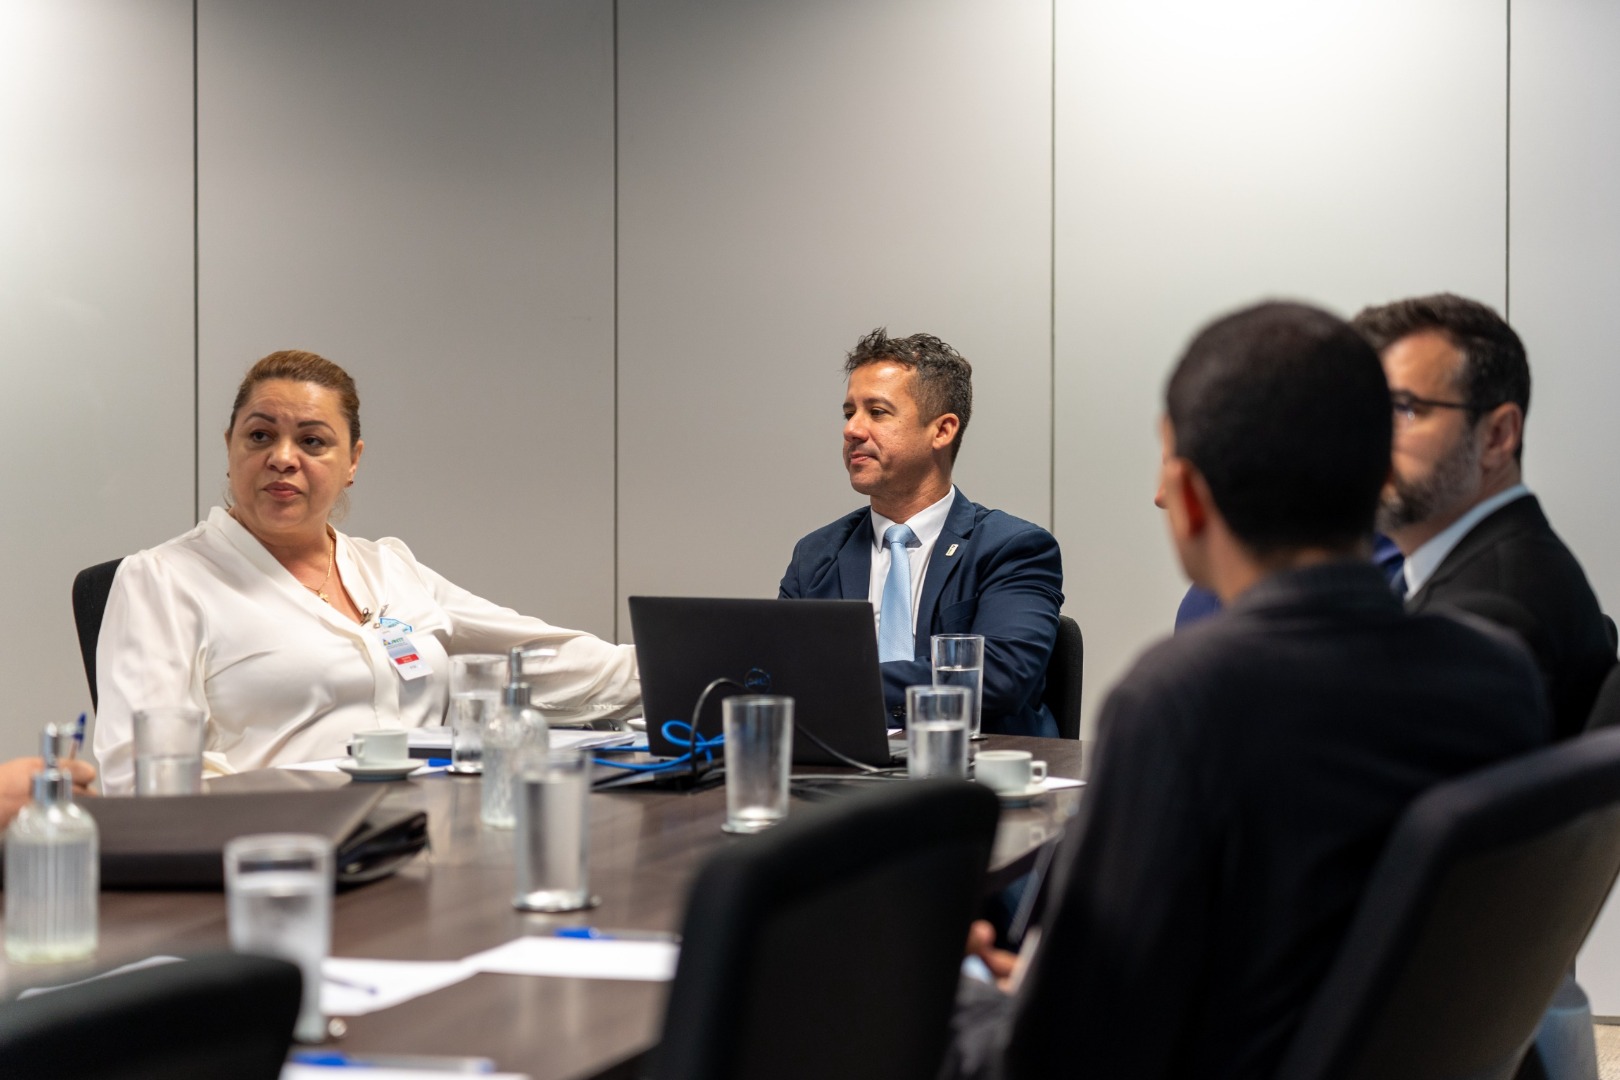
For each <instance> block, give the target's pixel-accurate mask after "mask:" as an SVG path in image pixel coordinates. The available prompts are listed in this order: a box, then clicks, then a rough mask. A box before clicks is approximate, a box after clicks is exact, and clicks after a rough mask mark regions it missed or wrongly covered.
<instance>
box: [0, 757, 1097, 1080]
mask: <svg viewBox="0 0 1620 1080" xmlns="http://www.w3.org/2000/svg"><path fill="white" fill-rule="evenodd" d="M977 745H979V746H982V747H985V748H999V749H1023V750H1030V751H1032V752H1033V753H1034V755H1035V757H1036V758H1039V759H1044V760H1045V761H1046V762H1047V763H1048V767H1049V769H1050V771H1051V773H1052V775H1054V776H1066V777H1076V778H1078V777H1079V776H1081V775H1082V774H1081V759H1082V750H1083V744H1081V743H1079V742H1075V741H1071V740H1058V739H1030V738H1021V737H1014V736H991V737H990V739H989V740H988V741H986V742H984V743H980V744H977ZM817 771H823V770H817ZM351 782H352V781H350V780H349V779H348V778H347V777H345V776H342V775H338V774H333V773H318V772H301V771H287V770H279V769H269V770H264V771H262V772H255V773H245V774H241V775H239V776H233V777H225V778H222V779H219V780H216V781H212V782H211V783H210V785H209V786H210V790H211V791H216V792H224V791H251V790H289V789H297V788H300V787H303V788H321V787H331V786H337V785H339V784H346V783H351ZM388 788H389V792H388V795H387V799H388V800H389V802H388V805H390V806H392V805H398V806H402V807H404V806H409V807H417V808H420V809H424V810H426V811H427V812H428V821H429V830H430V835H431V850H430V851H429V852H426V853H424V854H423V855H421V856H418V857H417V858H416V859H414V860H412V862H411V863H410V864H409V865H407V866H406V867H405V868H404V869H403V870H401V871H400V872H399V873H397V874H395V875H393V876H392V877H389V878H387V879H385V880H383V881H378V882H374V883H372V884H370V885H365V886H362V887H360V888H357V889H354V890H351V891H348V892H344V893H340V894H339V895H338V897H337V899H336V902H335V905H334V909H333V921H332V952H333V954H334V955H336V956H354V957H363V958H367V959H386V960H458V959H460V958H462V957H464V956H468V955H470V954H472V953H476V952H480V951H482V950H484V949H488V948H492V947H494V946H496V945H500V944H502V943H504V942H506V941H510V940H511V939H513V938H516V937H520V936H523V935H525V934H545V933H549V932H551V931H553V930H555V929H557V928H559V927H563V926H575V925H592V926H597V927H602V928H607V929H629V930H655V931H678V930H679V929H680V922H681V918H682V914H683V912H684V910H685V903H686V892H687V888H688V886H689V884H690V883H691V880H692V878H693V876H694V874H695V873H696V871H697V869H698V867H699V866H700V865H701V863H702V861H703V859H704V857H705V856H707V855H708V854H710V853H711V852H713V851H716V850H718V849H719V848H721V847H722V846H724V845H727V844H734V843H747V842H748V838H746V837H733V836H730V835H728V834H726V833H723V832H721V830H720V824H721V822H722V821H723V820H724V818H725V788H724V786H723V785H720V786H715V787H711V788H708V789H705V790H701V791H698V792H695V793H689V794H688V793H679V792H658V791H649V790H635V789H632V790H626V791H618V792H596V793H593V794H592V796H591V805H590V829H591V839H590V856H589V860H590V870H589V873H590V882H591V890H592V892H594V893H596V894H597V895H599V896H600V897H601V899H602V903H601V905H600V906H599V907H597V908H595V909H593V910H591V911H588V912H581V913H575V914H570V915H531V914H525V913H523V912H519V911H516V910H514V909H513V907H512V905H511V895H512V888H513V850H512V849H513V834H512V833H511V832H509V831H496V830H492V829H486V828H483V827H481V826H480V824H479V820H478V809H479V782H478V779H477V778H476V777H455V776H450V775H448V774H435V775H429V776H425V777H422V778H419V779H414V780H406V781H400V782H398V783H394V784H390V785H388ZM1081 790H1083V789H1064V790H1059V791H1054V792H1050V793H1047V794H1045V795H1043V796H1041V797H1039V798H1038V799H1036V800H1035V802H1034V804H1033V805H1031V806H1030V807H1028V808H1025V809H1004V811H1003V813H1002V817H1001V825H1000V827H999V830H998V832H997V836H996V846H995V851H994V853H993V855H992V860H991V862H992V865H991V868H990V870H991V873H990V887H991V888H995V887H997V886H998V885H1000V884H1002V883H1005V882H1007V881H1011V880H1012V879H1014V878H1015V877H1017V876H1018V875H1019V874H1021V873H1023V872H1025V871H1026V870H1027V869H1028V868H1029V866H1030V865H1031V864H1032V863H1033V861H1034V859H1035V855H1036V853H1037V852H1038V851H1039V850H1040V848H1041V846H1042V845H1044V844H1048V843H1052V842H1055V840H1056V838H1057V837H1058V835H1059V833H1060V831H1061V829H1062V826H1063V823H1064V821H1065V820H1067V818H1068V817H1069V816H1070V815H1071V814H1072V813H1073V811H1074V809H1075V807H1076V806H1077V804H1078V801H1079V792H1080V791H1081ZM801 805H805V804H803V803H801V802H800V801H799V800H797V799H795V801H794V807H795V808H797V807H799V806H801ZM792 812H793V811H792V810H790V814H791V813H792ZM227 947H228V941H227V936H226V922H225V899H224V896H223V895H222V894H220V893H195V892H194V893H184V892H104V893H103V894H102V897H101V944H100V948H99V949H98V951H97V954H96V957H95V960H94V962H93V963H89V964H81V965H76V966H73V967H69V966H66V965H63V966H57V967H37V968H36V967H24V966H20V965H12V966H10V967H9V968H6V967H5V966H4V961H3V960H0V974H3V977H4V982H5V990H6V992H5V995H4V996H5V997H8V998H9V997H11V996H14V994H15V992H16V991H17V990H18V989H19V988H20V987H23V986H26V985H31V984H40V983H45V984H49V983H55V982H66V981H71V980H72V979H73V978H77V977H82V976H83V974H85V973H88V972H89V971H92V970H101V969H105V968H109V967H113V966H116V965H118V964H122V963H128V962H130V961H134V960H139V959H142V958H144V957H148V956H153V955H159V954H173V953H182V954H183V953H186V952H201V951H207V950H215V949H225V948H227ZM852 959H853V958H852ZM667 990H668V984H666V983H649V982H628V981H613V980H602V979H561V978H542V977H535V976H522V975H490V974H478V975H474V976H472V977H471V978H469V979H467V980H465V981H463V982H460V983H457V984H456V985H454V986H450V987H447V988H446V989H443V990H439V991H436V992H434V993H431V994H428V995H425V996H423V997H419V998H416V999H414V1000H412V1001H408V1002H405V1003H404V1004H402V1005H399V1006H396V1007H394V1008H392V1009H384V1010H382V1011H381V1012H376V1013H372V1014H370V1015H368V1016H358V1017H352V1018H349V1019H348V1021H347V1024H348V1031H347V1034H346V1035H345V1036H344V1037H343V1038H342V1039H339V1040H332V1041H331V1042H330V1043H329V1045H330V1046H331V1047H332V1048H335V1049H341V1050H344V1051H347V1052H350V1053H367V1052H371V1053H410V1054H446V1055H471V1056H484V1057H490V1058H493V1059H494V1060H495V1063H496V1066H497V1067H498V1068H499V1069H500V1070H502V1071H510V1072H521V1073H527V1074H529V1075H530V1076H531V1077H533V1078H534V1080H554V1078H555V1080H563V1078H578V1077H617V1076H629V1075H632V1074H633V1070H634V1069H635V1067H636V1065H637V1063H638V1060H639V1059H640V1058H641V1057H642V1055H643V1054H645V1053H646V1051H648V1050H649V1049H651V1048H652V1046H653V1045H654V1044H655V1043H656V1042H657V1039H658V1032H659V1025H660V1023H661V1022H662V1018H663V1008H664V996H665V994H666V992H667Z"/></svg>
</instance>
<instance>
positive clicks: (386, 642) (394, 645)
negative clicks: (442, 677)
mask: <svg viewBox="0 0 1620 1080" xmlns="http://www.w3.org/2000/svg"><path fill="white" fill-rule="evenodd" d="M372 629H373V630H375V631H377V636H378V637H379V638H381V639H382V645H383V648H384V649H387V650H388V659H389V660H392V661H393V663H394V670H395V671H397V672H399V677H400V678H402V679H404V680H405V681H406V682H410V681H411V680H412V679H420V678H422V676H424V675H426V674H428V673H429V672H431V671H432V670H433V669H432V668H431V667H429V666H428V662H427V661H426V660H424V659H422V654H421V653H419V652H417V651H416V645H415V644H414V643H412V641H411V638H410V633H411V629H412V627H411V625H410V623H403V622H400V621H399V620H398V619H388V618H383V617H382V616H381V615H380V614H379V616H378V618H377V621H376V623H375V624H373V626H372Z"/></svg>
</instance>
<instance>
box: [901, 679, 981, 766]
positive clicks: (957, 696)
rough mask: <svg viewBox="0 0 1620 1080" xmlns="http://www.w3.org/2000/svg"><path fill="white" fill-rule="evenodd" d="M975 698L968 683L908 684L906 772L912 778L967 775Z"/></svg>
mask: <svg viewBox="0 0 1620 1080" xmlns="http://www.w3.org/2000/svg"><path fill="white" fill-rule="evenodd" d="M972 702H973V695H972V694H971V693H970V692H969V691H968V688H967V687H965V686H908V687H906V743H907V745H908V747H909V753H908V754H907V755H906V775H908V776H910V777H911V779H913V780H931V779H935V778H938V777H945V778H952V777H954V778H957V779H962V780H965V779H967V747H968V714H969V710H970V709H971V708H972V707H973V705H972Z"/></svg>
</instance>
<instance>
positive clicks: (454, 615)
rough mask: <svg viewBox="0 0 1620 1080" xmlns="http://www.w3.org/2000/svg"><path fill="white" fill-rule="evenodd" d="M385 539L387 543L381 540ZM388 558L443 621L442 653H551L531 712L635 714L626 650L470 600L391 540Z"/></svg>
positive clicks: (631, 657) (637, 703) (637, 696)
mask: <svg viewBox="0 0 1620 1080" xmlns="http://www.w3.org/2000/svg"><path fill="white" fill-rule="evenodd" d="M382 542H385V543H386V542H387V541H382ZM392 546H393V547H394V550H395V551H396V553H398V554H399V555H400V556H401V557H402V558H404V559H406V560H408V561H410V562H411V563H412V565H413V566H414V567H415V569H416V572H417V573H418V574H419V575H420V577H421V580H422V582H423V584H424V585H426V586H427V588H428V589H429V590H430V591H431V592H432V594H433V598H434V600H435V601H437V603H438V604H439V606H440V607H441V608H442V609H443V610H444V612H445V614H446V615H447V616H448V617H449V619H450V623H451V635H450V645H449V649H448V651H449V652H450V653H451V654H452V655H454V654H456V653H480V652H481V653H501V652H505V651H507V650H508V649H510V648H512V647H513V646H516V645H536V646H543V647H547V648H553V649H556V650H557V655H556V656H553V657H547V658H544V659H542V660H540V661H539V662H538V663H536V664H535V665H534V666H533V667H532V668H531V670H535V671H538V672H539V675H538V677H536V678H535V679H534V686H533V693H534V704H535V707H536V708H538V709H540V710H541V711H542V712H545V713H549V714H551V715H552V716H555V717H557V718H559V719H567V720H583V719H613V720H618V719H624V718H626V717H631V716H640V715H641V676H640V673H639V670H638V669H637V667H636V649H635V646H634V645H614V644H612V643H610V642H606V641H603V640H602V639H601V638H599V637H596V636H595V635H593V634H588V633H586V632H585V631H583V630H567V629H564V628H563V627H560V626H552V625H551V624H550V623H548V622H546V621H545V620H543V619H537V618H534V617H533V616H529V615H520V614H519V613H517V612H516V611H513V610H512V609H511V608H507V607H501V606H500V605H499V604H495V603H491V602H490V601H488V600H485V599H484V598H483V597H481V596H475V595H474V594H472V593H470V592H468V591H467V590H466V589H463V588H461V587H460V586H459V585H456V584H454V583H452V582H450V581H448V580H446V579H445V578H444V577H443V576H442V575H440V574H439V573H437V572H435V571H433V570H431V569H429V568H428V567H426V566H423V565H422V564H421V563H418V562H416V561H415V557H414V556H413V555H411V554H410V551H409V549H406V548H405V545H404V544H400V543H398V542H397V541H395V542H394V544H393V545H392Z"/></svg>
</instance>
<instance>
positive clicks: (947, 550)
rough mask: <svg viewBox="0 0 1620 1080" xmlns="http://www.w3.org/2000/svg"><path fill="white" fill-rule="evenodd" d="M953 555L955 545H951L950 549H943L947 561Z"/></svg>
mask: <svg viewBox="0 0 1620 1080" xmlns="http://www.w3.org/2000/svg"><path fill="white" fill-rule="evenodd" d="M955 554H956V545H955V544H952V545H951V546H950V547H948V548H946V549H945V557H946V558H947V559H948V558H950V557H951V556H952V555H955Z"/></svg>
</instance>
